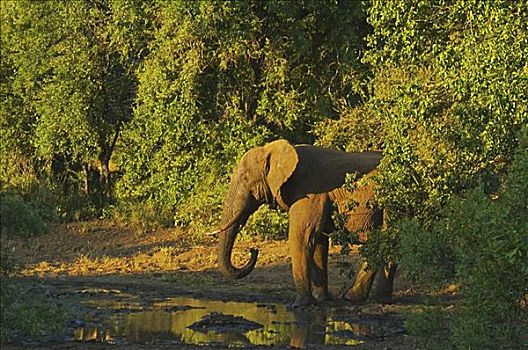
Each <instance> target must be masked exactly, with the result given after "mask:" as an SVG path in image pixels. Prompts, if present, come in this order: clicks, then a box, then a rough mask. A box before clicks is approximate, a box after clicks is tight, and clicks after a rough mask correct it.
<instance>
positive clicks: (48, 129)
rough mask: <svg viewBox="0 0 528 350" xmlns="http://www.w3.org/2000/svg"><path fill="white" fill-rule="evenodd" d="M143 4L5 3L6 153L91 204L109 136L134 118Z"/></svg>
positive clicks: (8, 173)
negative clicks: (94, 174)
mask: <svg viewBox="0 0 528 350" xmlns="http://www.w3.org/2000/svg"><path fill="white" fill-rule="evenodd" d="M149 3H150V2H140V3H138V2H133V1H121V0H116V1H114V0H108V1H102V2H91V1H74V2H58V3H53V2H46V1H45V2H35V1H16V2H15V1H9V2H2V21H1V22H2V67H1V72H2V79H1V81H0V82H1V88H0V94H1V95H0V96H1V99H2V109H1V110H0V117H1V118H0V120H1V122H0V128H1V131H2V134H3V135H4V136H5V137H6V138H5V139H4V141H5V142H3V143H2V144H3V146H2V148H1V151H2V154H3V157H6V159H12V158H15V159H17V160H18V161H22V162H25V163H26V164H30V165H31V166H33V169H31V170H32V171H33V172H34V173H35V174H37V175H38V176H37V179H38V181H43V182H44V185H48V184H57V185H61V187H62V188H61V192H63V193H62V194H63V195H66V196H68V195H69V196H71V195H72V194H75V193H77V194H79V192H80V191H81V190H83V191H84V192H86V193H87V194H88V192H97V193H99V194H100V195H101V197H102V198H99V199H98V200H94V204H95V205H98V206H101V205H102V204H103V203H102V202H103V200H104V197H105V196H107V195H109V183H110V182H109V176H110V172H109V169H108V168H109V162H110V157H111V156H112V153H113V149H114V145H115V140H116V138H117V137H118V135H119V132H120V129H121V125H122V124H123V123H125V122H126V121H127V120H129V119H130V117H131V105H132V101H133V97H134V96H133V94H134V89H135V85H136V81H135V77H134V75H133V73H134V69H135V67H136V66H137V62H138V60H139V59H140V58H141V55H142V52H144V47H145V45H146V43H145V42H140V40H147V39H146V38H145V36H144V35H141V34H142V33H143V32H144V27H145V26H147V25H148V23H149V22H148V16H147V13H146V9H147V7H148V5H149ZM8 162H9V161H8ZM90 167H91V168H92V170H95V171H96V172H98V173H99V180H98V181H97V182H99V183H91V182H90V181H89V176H90V173H89V168H90ZM16 170H17V168H16V167H13V166H6V167H4V166H3V167H2V172H3V173H2V181H6V183H8V184H10V185H13V183H12V180H15V181H16V179H17V178H18V177H20V176H22V175H23V174H19V173H17V172H16ZM92 187H93V189H92ZM97 187H99V189H98V190H96V189H95V188H97Z"/></svg>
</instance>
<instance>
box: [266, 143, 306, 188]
mask: <svg viewBox="0 0 528 350" xmlns="http://www.w3.org/2000/svg"><path fill="white" fill-rule="evenodd" d="M264 148H265V149H266V150H267V152H268V154H267V160H268V161H267V167H268V169H267V176H266V179H267V181H268V185H269V187H270V189H271V193H272V195H273V196H274V197H275V198H278V197H280V190H281V187H282V185H283V184H284V183H286V181H288V179H289V178H290V177H291V175H292V174H293V172H294V171H295V169H296V168H297V163H298V162H299V157H298V155H297V152H296V151H295V148H294V147H293V146H292V145H291V144H290V143H289V142H288V141H286V140H277V141H273V142H271V143H269V144H267V145H266V146H264Z"/></svg>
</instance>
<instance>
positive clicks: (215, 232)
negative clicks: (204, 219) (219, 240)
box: [205, 230, 222, 236]
mask: <svg viewBox="0 0 528 350" xmlns="http://www.w3.org/2000/svg"><path fill="white" fill-rule="evenodd" d="M220 232H222V230H214V231H211V232H206V233H205V235H206V236H216V235H217V234H219V233H220Z"/></svg>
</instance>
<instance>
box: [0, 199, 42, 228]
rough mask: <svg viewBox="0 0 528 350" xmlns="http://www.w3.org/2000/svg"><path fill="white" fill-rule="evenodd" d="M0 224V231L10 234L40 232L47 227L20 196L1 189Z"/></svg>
mask: <svg viewBox="0 0 528 350" xmlns="http://www.w3.org/2000/svg"><path fill="white" fill-rule="evenodd" d="M0 224H1V230H2V233H7V234H12V235H22V236H26V235H33V234H41V233H44V232H45V231H46V229H47V227H46V224H45V223H44V221H43V220H42V218H41V217H40V216H39V215H38V214H37V212H36V211H35V209H34V208H32V207H31V206H30V205H28V204H27V203H26V202H24V201H23V200H22V199H21V198H20V197H18V196H16V195H14V194H10V193H6V192H3V191H2V192H0Z"/></svg>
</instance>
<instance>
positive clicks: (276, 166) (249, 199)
mask: <svg viewBox="0 0 528 350" xmlns="http://www.w3.org/2000/svg"><path fill="white" fill-rule="evenodd" d="M297 162H298V157H297V153H296V152H295V149H294V148H293V147H292V146H291V145H290V144H289V143H288V142H287V141H285V140H278V141H275V142H272V143H269V144H267V145H265V146H263V147H257V148H253V149H251V150H249V151H248V152H247V153H246V154H244V156H242V159H241V160H240V162H239V163H238V165H237V166H236V168H235V169H234V171H233V174H232V176H231V182H230V185H229V190H228V192H227V196H226V199H225V202H224V208H223V212H222V220H221V229H220V230H218V231H217V232H220V242H219V244H218V266H219V268H220V270H221V271H222V272H223V273H224V275H226V276H228V277H231V278H242V277H244V276H246V275H247V274H248V273H250V272H251V271H252V270H253V268H254V266H255V263H256V262H257V256H258V250H256V249H251V258H250V260H249V262H248V263H247V264H246V265H245V266H243V267H242V268H236V267H235V266H233V264H232V263H231V252H232V249H233V245H234V242H235V239H236V236H237V234H238V232H239V231H240V230H241V229H242V227H243V226H244V224H245V223H246V221H247V219H248V218H249V216H250V215H251V214H253V213H254V212H255V211H256V210H257V209H258V208H259V207H260V206H261V205H262V204H264V203H268V204H269V205H271V206H275V205H276V203H277V202H276V200H277V199H278V198H280V189H281V187H282V185H283V184H284V183H285V182H286V181H287V180H288V178H289V177H290V176H291V175H292V173H293V171H294V170H295V168H296V166H297Z"/></svg>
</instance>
